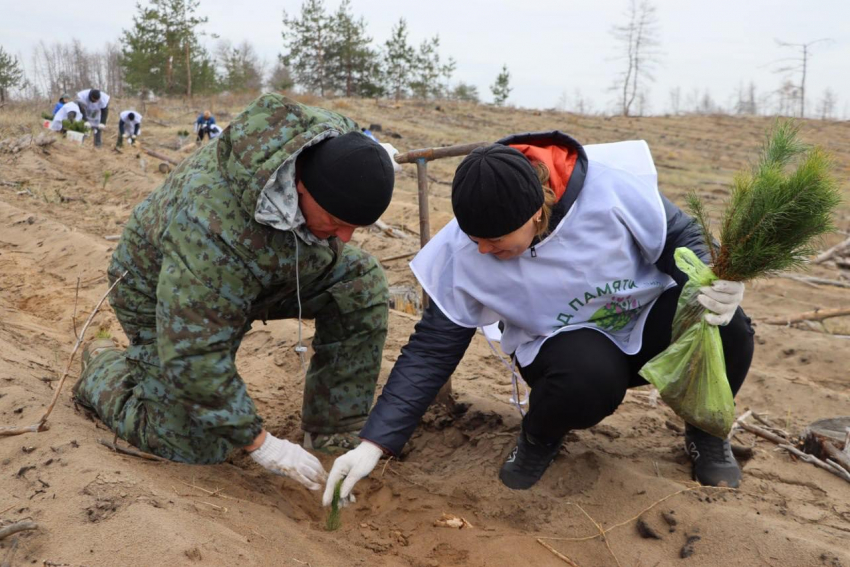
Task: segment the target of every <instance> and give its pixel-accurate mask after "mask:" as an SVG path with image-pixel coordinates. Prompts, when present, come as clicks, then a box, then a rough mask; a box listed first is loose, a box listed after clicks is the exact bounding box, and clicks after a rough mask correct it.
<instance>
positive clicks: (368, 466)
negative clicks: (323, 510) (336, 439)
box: [322, 440, 384, 506]
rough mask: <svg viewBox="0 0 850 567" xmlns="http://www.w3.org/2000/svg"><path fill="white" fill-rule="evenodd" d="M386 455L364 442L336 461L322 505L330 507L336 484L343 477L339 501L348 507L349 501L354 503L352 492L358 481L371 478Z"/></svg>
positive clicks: (369, 443)
mask: <svg viewBox="0 0 850 567" xmlns="http://www.w3.org/2000/svg"><path fill="white" fill-rule="evenodd" d="M383 454H384V451H383V449H381V448H380V447H378V446H377V445H375V444H374V443H371V442H369V441H365V440H364V441H362V442H361V443H360V445H358V446H357V447H356V448H354V449H352V450H351V451H349V452H347V453H346V454H344V455H342V456H341V457H339V458H337V460H335V461H334V466H333V467H332V468H331V474H330V475H328V483H327V485H325V494H324V496H323V497H322V504H324V505H325V506H330V505H331V502H332V501H333V498H334V488H335V487H336V483H338V482H339V481H340V479H342V478H343V477H344V478H345V482H343V483H342V487H340V490H339V500H340V503H341V504H342V505H343V506H346V505H348V503H349V501H351V502H354V495H353V494H351V490H352V489H353V488H354V485H355V484H357V481H359V480H360V479H362V478H363V477H366V476H369V473H370V472H372V470H373V469H374V468H375V465H377V464H378V461H380V460H381V455H383Z"/></svg>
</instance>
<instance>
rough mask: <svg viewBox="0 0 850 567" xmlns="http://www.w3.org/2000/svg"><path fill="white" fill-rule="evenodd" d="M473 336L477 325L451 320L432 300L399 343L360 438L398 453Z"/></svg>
mask: <svg viewBox="0 0 850 567" xmlns="http://www.w3.org/2000/svg"><path fill="white" fill-rule="evenodd" d="M474 335H475V329H470V328H467V327H461V326H460V325H457V324H455V323H454V322H452V321H451V320H450V319H449V318H448V317H446V316H445V315H444V314H443V312H442V311H440V310H439V309H438V308H437V306H436V305H435V304H434V302H431V304H430V305H429V306H428V308H427V309H426V310H425V313H424V314H423V315H422V320H420V321H419V322H418V323H417V324H416V327H415V328H414V330H413V334H412V335H411V336H410V340H409V341H408V343H407V345H405V346H404V347H402V349H401V356H399V358H398V360H397V361H396V363H395V366H394V367H393V369H392V372H390V377H389V379H388V380H387V385H386V386H384V390H383V392H382V393H381V396H380V397H379V398H378V402H377V403H376V404H375V407H374V408H373V409H372V413H371V414H369V419H368V421H367V422H366V425H365V427H363V430H362V431H361V432H360V437H362V438H363V439H367V440H369V441H371V442H373V443H375V444H377V445H380V446H381V447H383V448H384V449H385V450H387V451H389V452H391V453H393V454H394V455H398V454H399V453H400V452H401V449H402V447H404V444H405V443H407V440H408V439H410V436H411V435H412V434H413V430H414V429H416V425H417V424H418V423H419V420H420V419H422V416H423V415H424V414H425V410H426V409H428V406H429V405H431V402H432V401H434V398H435V397H437V393H438V392H439V391H440V388H442V387H443V384H445V383H446V382H447V381H448V379H449V378H450V377H451V375H452V373H453V372H454V371H455V368H456V367H457V365H458V363H459V362H460V361H461V359H462V358H463V355H464V353H465V352H466V349H467V348H468V347H469V343H470V341H472V337H473V336H474Z"/></svg>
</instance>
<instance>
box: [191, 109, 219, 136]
mask: <svg viewBox="0 0 850 567" xmlns="http://www.w3.org/2000/svg"><path fill="white" fill-rule="evenodd" d="M214 125H215V117H214V116H213V115H212V114H211V113H210V111H209V110H205V111H204V113H203V114H202V115H200V116H198V119H197V120H196V121H195V132H197V134H198V143H199V144H200V143H201V142H203V141H204V135H206V136H207V138H209V139H212V138H210V128H211V127H212V126H214Z"/></svg>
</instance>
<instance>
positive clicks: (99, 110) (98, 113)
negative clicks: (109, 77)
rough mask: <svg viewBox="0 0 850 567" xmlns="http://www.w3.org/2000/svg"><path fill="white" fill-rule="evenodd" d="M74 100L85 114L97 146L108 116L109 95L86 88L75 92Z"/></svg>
mask: <svg viewBox="0 0 850 567" xmlns="http://www.w3.org/2000/svg"><path fill="white" fill-rule="evenodd" d="M75 102H76V103H77V104H78V105H79V107H80V109H81V110H82V111H83V113H84V114H85V121H86V122H88V124H89V126H91V129H92V131H93V132H94V145H95V147H96V148H99V147H100V146H101V145H102V143H103V140H102V136H103V130H104V129H105V128H106V120H107V119H108V118H109V95H108V94H106V93H105V92H101V91H100V90H98V89H86V90H84V91H80V92H78V93H77V100H76V101H75Z"/></svg>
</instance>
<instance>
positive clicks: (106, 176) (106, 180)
mask: <svg viewBox="0 0 850 567" xmlns="http://www.w3.org/2000/svg"><path fill="white" fill-rule="evenodd" d="M110 177H112V172H111V171H104V172H103V186H102V187H101V189H106V184H107V183H109V178H110Z"/></svg>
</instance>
